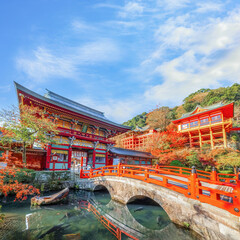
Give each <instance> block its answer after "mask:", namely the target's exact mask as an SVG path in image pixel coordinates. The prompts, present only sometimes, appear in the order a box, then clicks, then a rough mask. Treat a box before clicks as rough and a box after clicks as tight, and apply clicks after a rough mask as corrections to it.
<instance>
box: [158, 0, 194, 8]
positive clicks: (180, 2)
mask: <svg viewBox="0 0 240 240" xmlns="http://www.w3.org/2000/svg"><path fill="white" fill-rule="evenodd" d="M190 2H191V1H190V0H157V4H158V5H159V6H161V7H163V8H165V9H166V10H176V9H179V8H184V7H186V6H188V4H189V3H190Z"/></svg>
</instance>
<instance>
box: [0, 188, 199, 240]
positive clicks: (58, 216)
mask: <svg viewBox="0 0 240 240" xmlns="http://www.w3.org/2000/svg"><path fill="white" fill-rule="evenodd" d="M29 206H30V203H29V202H28V203H25V204H23V205H21V204H19V203H13V202H7V203H6V204H4V205H3V208H2V211H3V212H4V213H5V214H6V216H7V217H6V221H5V223H4V224H1V225H0V239H4V240H5V239H6V240H11V239H14V240H15V239H18V240H21V239H27V240H32V239H49V240H50V239H52V240H55V239H57V240H61V239H71V240H74V239H81V240H85V239H88V240H94V239H106V240H111V239H122V240H124V239H167V238H168V239H173V240H174V239H178V240H179V239H180V240H181V239H184V240H185V239H189V240H190V239H191V240H193V239H196V237H194V236H192V234H191V233H190V232H189V231H188V230H185V229H182V228H178V227H176V226H175V225H174V224H172V223H171V221H170V220H169V218H168V217H167V216H166V214H165V212H164V211H163V210H161V209H160V208H159V209H160V210H159V209H157V208H156V207H158V206H151V205H148V206H145V205H142V204H139V203H134V204H131V206H130V207H128V206H124V205H122V204H120V203H117V202H115V201H112V200H111V198H110V195H109V194H108V192H94V193H92V192H87V191H77V192H72V193H70V195H69V199H68V202H67V203H65V204H61V205H50V206H46V207H39V208H34V209H30V208H29ZM140 207H141V208H143V209H142V210H141V211H140V210H139V211H134V210H136V209H137V208H140ZM159 216H160V218H161V221H162V222H161V224H159V223H158V222H157V217H159ZM145 219H147V224H146V223H145V222H146V221H145V222H144V220H145ZM151 228H153V229H151Z"/></svg>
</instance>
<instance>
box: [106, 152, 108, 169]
mask: <svg viewBox="0 0 240 240" xmlns="http://www.w3.org/2000/svg"><path fill="white" fill-rule="evenodd" d="M105 165H106V166H107V165H108V152H106V161H105Z"/></svg>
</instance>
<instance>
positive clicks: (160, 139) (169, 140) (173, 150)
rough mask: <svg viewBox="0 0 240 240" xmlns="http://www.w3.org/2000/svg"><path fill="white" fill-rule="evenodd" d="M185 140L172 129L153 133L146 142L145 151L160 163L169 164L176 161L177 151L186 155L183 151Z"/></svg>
mask: <svg viewBox="0 0 240 240" xmlns="http://www.w3.org/2000/svg"><path fill="white" fill-rule="evenodd" d="M186 143H187V138H186V137H185V136H184V135H182V134H181V133H178V132H176V131H174V130H173V129H171V130H167V131H164V132H157V133H154V134H153V136H152V138H151V139H150V140H149V142H148V144H147V145H148V146H147V151H149V152H151V153H152V154H153V155H154V156H156V157H158V158H159V159H160V162H161V163H165V164H166V163H170V162H171V161H173V160H176V159H177V151H180V152H181V154H182V155H184V154H185V155H186V154H187V153H186V151H183V149H184V147H185V144H186Z"/></svg>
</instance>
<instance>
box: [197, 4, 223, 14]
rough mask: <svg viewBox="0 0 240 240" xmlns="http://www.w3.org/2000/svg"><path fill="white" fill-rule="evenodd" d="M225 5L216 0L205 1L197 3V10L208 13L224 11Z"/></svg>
mask: <svg viewBox="0 0 240 240" xmlns="http://www.w3.org/2000/svg"><path fill="white" fill-rule="evenodd" d="M223 7H224V4H223V3H216V2H203V3H197V9H196V12H198V13H206V12H208V13H209V12H212V11H214V12H219V11H222V10H223Z"/></svg>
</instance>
